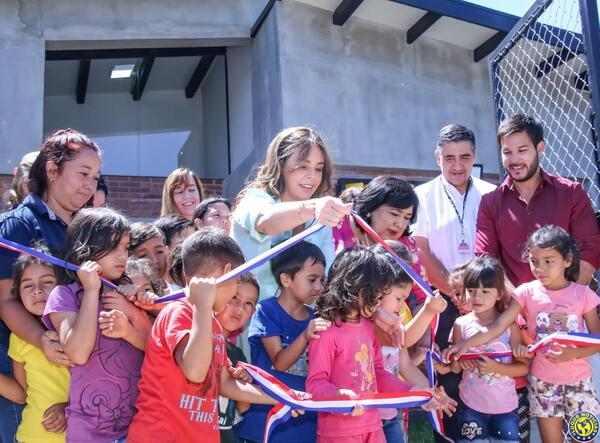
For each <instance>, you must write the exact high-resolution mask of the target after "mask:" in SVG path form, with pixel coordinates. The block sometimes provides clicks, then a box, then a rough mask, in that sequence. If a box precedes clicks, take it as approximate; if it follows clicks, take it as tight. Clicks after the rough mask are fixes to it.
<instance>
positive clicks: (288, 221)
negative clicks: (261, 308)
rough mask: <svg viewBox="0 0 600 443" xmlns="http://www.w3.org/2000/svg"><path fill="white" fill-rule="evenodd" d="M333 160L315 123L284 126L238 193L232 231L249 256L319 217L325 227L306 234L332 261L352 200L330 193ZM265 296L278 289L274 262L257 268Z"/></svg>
mask: <svg viewBox="0 0 600 443" xmlns="http://www.w3.org/2000/svg"><path fill="white" fill-rule="evenodd" d="M331 171H332V163H331V158H330V156H329V153H328V151H327V148H326V147H325V143H324V142H323V140H322V138H321V136H320V135H319V134H318V133H316V132H315V131H313V130H312V129H310V128H304V127H295V128H287V129H284V130H283V131H281V132H280V133H279V134H277V136H276V137H275V138H274V139H273V141H272V142H271V144H270V145H269V147H268V149H267V154H266V158H265V161H264V162H263V164H262V165H261V166H260V167H259V169H258V173H257V176H256V178H255V179H254V180H253V181H252V182H250V183H249V184H247V185H246V187H245V188H244V189H243V190H242V191H241V192H240V195H239V196H238V203H237V206H236V209H235V211H234V213H233V221H232V227H231V235H232V237H233V238H234V239H235V241H236V242H237V243H238V244H239V245H240V247H241V248H242V251H244V255H245V256H246V259H247V260H249V259H251V258H254V257H256V256H257V255H259V254H261V253H262V252H264V251H267V250H268V249H270V248H271V247H273V246H275V245H277V244H278V243H281V242H282V241H283V240H286V239H288V238H289V237H291V236H292V235H294V234H297V233H299V232H301V231H303V230H304V229H306V228H308V227H309V226H311V225H312V224H314V223H321V224H323V225H326V226H327V227H326V228H325V229H322V230H320V231H319V232H317V233H315V234H313V235H311V236H310V237H308V238H307V239H306V240H307V241H309V242H311V243H313V244H315V245H317V246H319V247H320V248H321V250H322V251H323V254H324V255H325V258H326V260H327V263H328V264H329V263H331V262H333V258H334V255H335V253H334V247H333V237H332V233H331V227H332V226H337V225H338V224H339V223H341V221H342V219H343V218H344V216H346V215H348V214H349V212H350V205H345V204H344V203H342V202H341V201H340V200H339V199H337V198H334V197H329V196H325V195H326V194H327V192H328V191H329V190H330V189H331V181H330V180H331ZM254 273H255V275H256V277H257V279H258V281H259V284H260V299H261V300H262V299H265V298H268V297H272V296H273V295H275V293H276V291H277V283H276V282H275V279H274V278H273V275H272V274H271V269H270V267H269V264H265V265H263V266H261V267H259V268H258V269H257V270H256V271H254Z"/></svg>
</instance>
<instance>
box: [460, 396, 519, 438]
mask: <svg viewBox="0 0 600 443" xmlns="http://www.w3.org/2000/svg"><path fill="white" fill-rule="evenodd" d="M458 425H459V428H460V434H461V436H460V439H459V442H471V441H481V440H488V441H498V440H500V441H515V442H518V441H519V414H518V413H517V409H515V410H514V411H511V412H506V413H504V414H484V413H482V412H478V411H475V410H473V409H471V408H469V407H468V406H466V405H462V406H461V408H460V409H459V412H458Z"/></svg>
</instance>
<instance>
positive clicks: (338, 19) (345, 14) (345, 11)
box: [333, 0, 363, 26]
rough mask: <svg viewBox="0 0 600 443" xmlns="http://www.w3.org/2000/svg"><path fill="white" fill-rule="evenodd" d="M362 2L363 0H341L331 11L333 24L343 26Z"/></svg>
mask: <svg viewBox="0 0 600 443" xmlns="http://www.w3.org/2000/svg"><path fill="white" fill-rule="evenodd" d="M362 2H363V0H342V2H341V3H340V4H339V5H337V8H335V11H333V24H334V25H337V26H343V25H344V23H346V22H347V21H348V19H349V18H350V16H352V14H354V11H356V9H357V8H358V7H359V6H360V4H361V3H362Z"/></svg>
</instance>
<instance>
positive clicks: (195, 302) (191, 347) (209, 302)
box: [174, 277, 217, 383]
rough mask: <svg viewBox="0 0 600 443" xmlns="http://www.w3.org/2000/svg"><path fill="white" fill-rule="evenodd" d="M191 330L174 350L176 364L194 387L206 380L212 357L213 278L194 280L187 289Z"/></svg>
mask: <svg viewBox="0 0 600 443" xmlns="http://www.w3.org/2000/svg"><path fill="white" fill-rule="evenodd" d="M188 291H189V292H188V300H189V302H190V303H191V304H192V327H191V329H190V332H189V334H188V335H186V336H185V337H184V338H183V339H181V341H180V342H179V343H178V344H177V346H176V347H175V352H174V356H175V361H176V362H177V364H178V365H179V367H180V368H181V370H182V372H183V374H184V375H185V377H186V378H187V379H188V380H189V381H191V382H192V383H202V382H203V381H204V380H205V379H206V375H207V374H208V370H209V369H210V364H211V362H212V354H213V343H212V340H213V329H212V309H213V305H214V304H215V297H216V293H217V286H216V281H215V279H214V278H198V277H193V278H192V280H191V281H190V284H189V287H188Z"/></svg>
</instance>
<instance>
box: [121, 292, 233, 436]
mask: <svg viewBox="0 0 600 443" xmlns="http://www.w3.org/2000/svg"><path fill="white" fill-rule="evenodd" d="M192 312H193V311H192V306H191V304H190V303H189V302H188V301H186V300H177V301H174V302H171V303H169V304H168V305H167V306H166V307H165V308H163V310H162V311H161V312H160V314H159V315H158V317H157V318H156V322H155V323H154V326H153V327H152V332H151V333H150V336H149V337H148V342H147V344H146V357H145V359H144V363H143V364H142V369H141V375H142V377H141V379H140V382H139V390H140V395H139V397H138V399H137V402H136V403H135V407H136V409H137V414H136V415H135V416H134V418H133V422H132V423H131V426H130V427H129V433H128V436H127V441H128V442H131V443H135V442H139V443H151V442H157V443H158V442H161V443H165V442H199V441H201V442H203V443H210V442H215V443H218V442H219V441H220V438H219V380H220V374H221V369H222V368H223V366H224V365H225V362H226V357H227V354H226V349H225V338H224V336H223V332H222V329H221V326H220V325H219V323H218V322H217V320H215V318H214V317H213V320H212V323H213V356H212V361H211V365H210V368H209V371H208V375H207V377H206V380H205V381H204V382H203V383H191V382H189V381H188V380H187V379H186V378H185V375H184V374H183V372H182V371H181V369H180V368H179V365H178V364H177V362H176V361H175V354H174V353H175V348H176V347H177V344H178V343H179V342H180V341H181V340H182V339H183V338H184V337H185V336H186V335H187V334H189V333H190V329H191V327H192Z"/></svg>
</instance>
